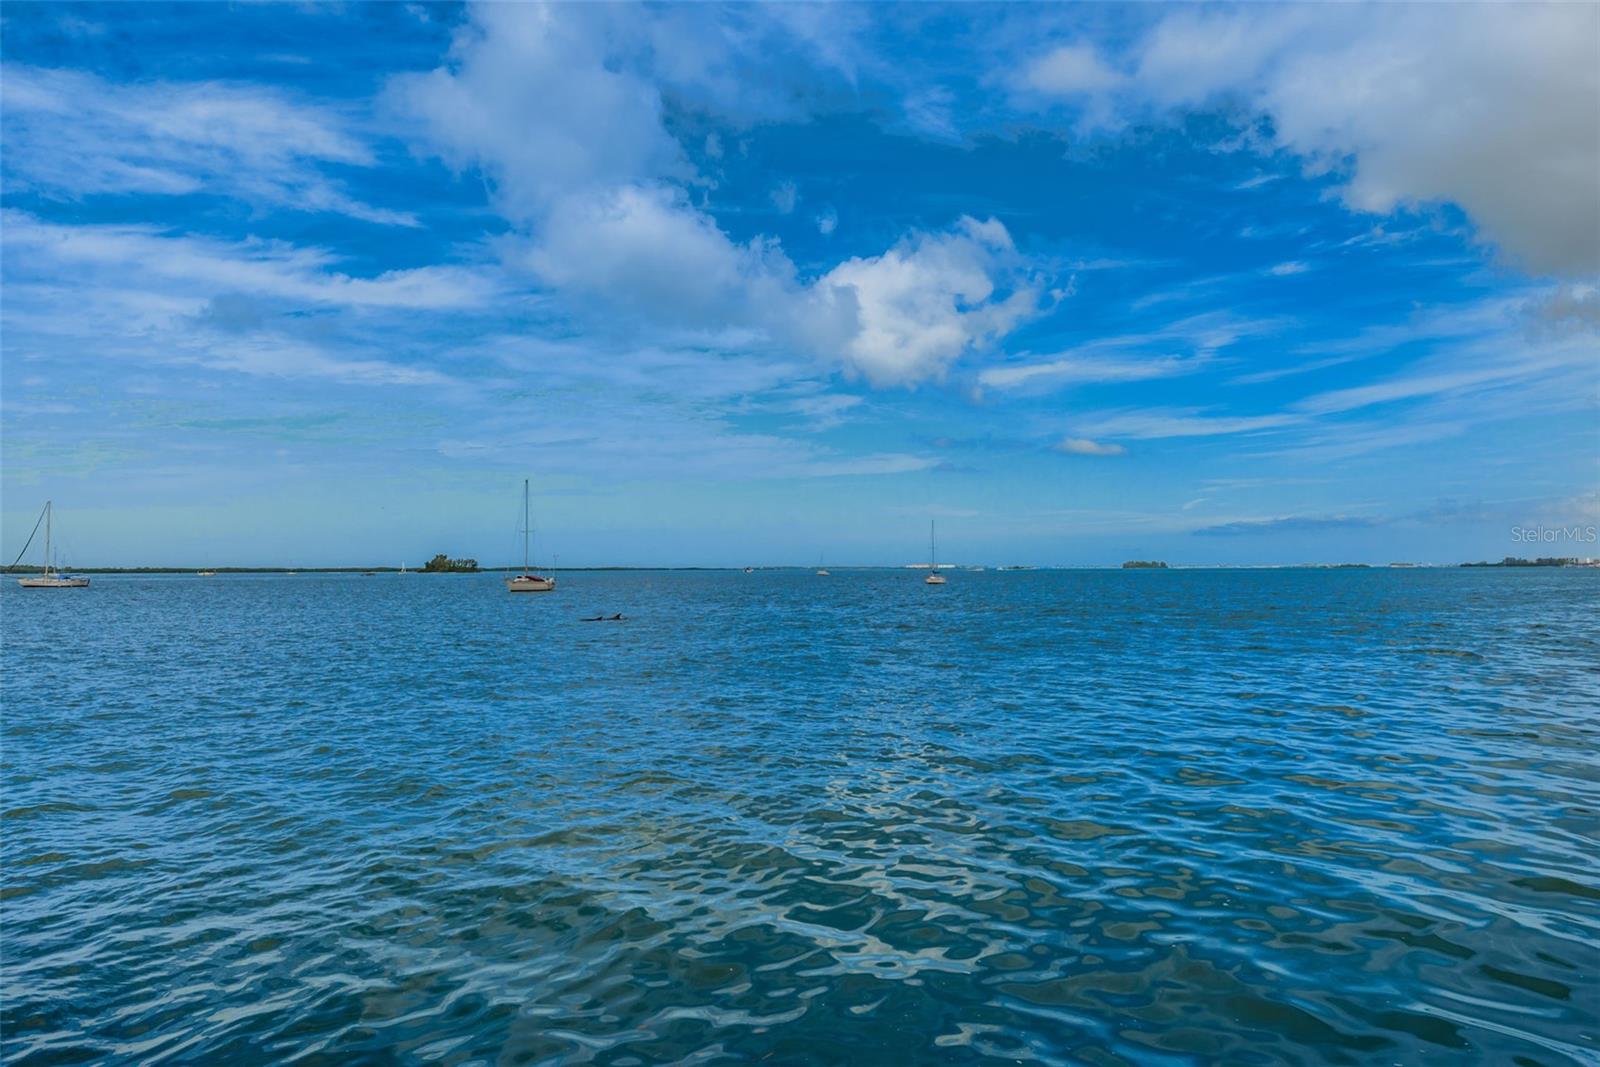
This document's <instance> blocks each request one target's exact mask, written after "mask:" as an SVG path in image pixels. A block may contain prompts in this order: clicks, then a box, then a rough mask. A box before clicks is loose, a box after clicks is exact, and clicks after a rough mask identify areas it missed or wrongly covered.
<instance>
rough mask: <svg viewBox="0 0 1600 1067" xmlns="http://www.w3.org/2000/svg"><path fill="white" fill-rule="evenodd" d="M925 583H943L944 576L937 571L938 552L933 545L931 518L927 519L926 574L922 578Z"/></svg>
mask: <svg viewBox="0 0 1600 1067" xmlns="http://www.w3.org/2000/svg"><path fill="white" fill-rule="evenodd" d="M922 581H923V583H924V584H926V585H944V584H945V577H944V575H942V574H940V573H939V552H938V550H937V549H936V548H935V547H934V540H933V520H932V519H929V520H928V576H927V577H926V578H924V579H922Z"/></svg>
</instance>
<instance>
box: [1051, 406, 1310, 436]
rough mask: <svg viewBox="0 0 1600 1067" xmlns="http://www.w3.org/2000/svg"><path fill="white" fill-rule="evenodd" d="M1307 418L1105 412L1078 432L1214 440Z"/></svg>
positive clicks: (1162, 410)
mask: <svg viewBox="0 0 1600 1067" xmlns="http://www.w3.org/2000/svg"><path fill="white" fill-rule="evenodd" d="M1305 419H1306V416H1304V415H1296V414H1288V413H1284V414H1271V415H1208V414H1205V413H1204V412H1201V411H1198V410H1196V409H1193V408H1177V409H1174V408H1154V409H1149V410H1143V411H1119V412H1108V413H1106V414H1103V415H1100V416H1098V417H1095V418H1090V419H1084V420H1080V422H1079V424H1078V430H1079V432H1081V433H1084V434H1086V435H1088V436H1089V437H1091V438H1096V437H1126V438H1130V439H1134V440H1155V439H1159V438H1167V437H1217V436H1222V435H1226V434H1246V433H1259V432H1262V431H1266V430H1276V429H1281V428H1283V427H1286V426H1293V425H1295V424H1296V423H1300V422H1304V421H1305Z"/></svg>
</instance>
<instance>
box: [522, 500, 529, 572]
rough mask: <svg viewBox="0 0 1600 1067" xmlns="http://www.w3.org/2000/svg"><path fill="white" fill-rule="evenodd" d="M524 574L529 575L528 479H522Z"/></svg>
mask: <svg viewBox="0 0 1600 1067" xmlns="http://www.w3.org/2000/svg"><path fill="white" fill-rule="evenodd" d="M522 573H524V574H526V573H528V479H526V478H524V479H522Z"/></svg>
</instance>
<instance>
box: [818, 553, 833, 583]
mask: <svg viewBox="0 0 1600 1067" xmlns="http://www.w3.org/2000/svg"><path fill="white" fill-rule="evenodd" d="M817 577H818V578H830V577H832V573H831V572H830V571H829V570H828V568H826V567H824V566H823V565H822V557H821V556H818V557H817Z"/></svg>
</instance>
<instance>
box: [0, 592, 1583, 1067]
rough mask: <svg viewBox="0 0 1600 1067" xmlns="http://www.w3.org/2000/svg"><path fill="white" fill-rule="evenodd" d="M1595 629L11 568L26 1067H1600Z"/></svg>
mask: <svg viewBox="0 0 1600 1067" xmlns="http://www.w3.org/2000/svg"><path fill="white" fill-rule="evenodd" d="M1597 592H1600V572H1576V571H1558V572H1526V571H1521V572H1517V571H1454V570H1452V571H1388V570H1383V571H1322V572H1318V571H1209V572H1171V571H1169V572H1164V573H1163V572H1092V571H1078V572H1027V573H995V572H989V573H983V574H968V573H958V574H955V575H953V576H952V578H951V581H950V584H949V585H947V586H945V587H943V588H934V589H930V588H926V587H924V586H923V585H922V584H921V582H920V581H919V580H918V578H917V576H916V575H914V574H908V573H906V572H902V571H841V570H836V571H835V573H834V577H832V578H819V577H814V576H812V575H811V574H809V573H780V572H759V573H756V574H751V575H745V574H740V573H718V572H707V573H610V574H571V575H568V576H566V577H564V578H563V579H562V588H561V590H560V591H558V592H556V593H554V594H549V595H542V596H541V595H528V596H521V597H512V596H509V595H507V594H506V593H504V592H503V591H502V590H501V587H500V585H499V583H498V581H497V580H496V579H495V578H494V577H491V576H426V575H409V576H395V575H379V576H376V577H360V576H356V575H348V576H344V575H341V576H325V577H324V576H314V575H299V576H294V577H227V576H224V577H219V578H213V579H202V578H195V577H181V578H115V577H105V578H95V579H94V585H93V586H92V587H91V588H90V589H89V590H87V591H84V592H77V593H74V592H37V591H27V590H20V589H18V588H16V586H15V584H14V583H12V582H9V581H8V582H7V583H6V584H5V587H4V590H3V592H0V608H3V612H4V638H5V644H4V664H5V673H4V698H5V704H4V753H3V758H4V796H3V803H0V808H3V819H0V830H3V850H4V851H3V860H4V874H3V879H4V881H3V908H4V911H3V916H4V927H3V938H4V940H3V968H4V973H3V977H4V1003H3V1017H0V1025H3V1034H4V1037H3V1054H4V1059H5V1061H6V1062H7V1063H16V1064H22V1063H29V1064H33V1063H64V1062H89V1061H93V1062H99V1063H106V1062H116V1061H122V1062H133V1061H139V1062H150V1063H159V1062H175V1063H224V1062H227V1063H264V1062H295V1063H301V1064H318V1063H329V1064H332V1063H340V1064H345V1063H374V1064H390V1063H395V1064H399V1063H417V1062H423V1061H429V1062H440V1063H446V1064H465V1063H482V1064H491V1063H493V1064H502V1063H503V1064H516V1063H545V1062H595V1063H604V1064H619V1065H620V1064H646V1063H659V1062H691V1063H701V1062H715V1061H725V1062H741V1061H746V1062H747V1061H753V1060H759V1061H762V1062H770V1063H785V1062H799V1061H811V1062H818V1063H843V1062H853V1063H924V1062H925V1063H965V1062H975V1061H980V1060H993V1061H1005V1062H1018V1061H1038V1062H1044V1063H1083V1064H1118V1063H1132V1064H1163V1065H1164V1064H1186V1063H1198V1062H1223V1063H1229V1064H1250V1063H1262V1064H1268V1063H1273V1064H1276V1063H1308V1064H1309V1063H1386V1064H1387V1063H1407V1064H1409V1063H1422V1062H1427V1063H1496V1064H1499V1063H1505V1064H1520V1065H1524V1067H1528V1065H1556V1064H1596V1063H1600V1005H1597V1000H1600V996H1597V967H1600V819H1597V811H1600V768H1597V765H1596V752H1597V751H1600V712H1597V705H1600V654H1597V653H1600V626H1597V623H1596V621H1595V616H1594V615H1593V609H1594V606H1595V603H1596V593H1597ZM600 610H603V611H605V612H607V613H610V612H613V611H622V612H625V613H626V614H627V615H628V619H627V620H626V621H624V622H620V623H583V622H579V621H578V619H579V617H580V616H581V615H584V614H593V613H594V612H596V611H600Z"/></svg>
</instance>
